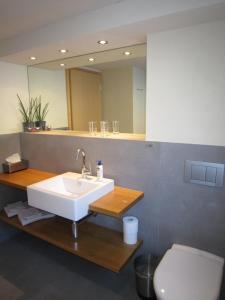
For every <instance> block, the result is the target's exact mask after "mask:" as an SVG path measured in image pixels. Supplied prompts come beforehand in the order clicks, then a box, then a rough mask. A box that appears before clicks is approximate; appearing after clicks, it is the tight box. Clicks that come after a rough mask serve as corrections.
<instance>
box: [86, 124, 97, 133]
mask: <svg viewBox="0 0 225 300" xmlns="http://www.w3.org/2000/svg"><path fill="white" fill-rule="evenodd" d="M88 128H89V134H90V135H96V134H97V122H96V121H90V122H88Z"/></svg>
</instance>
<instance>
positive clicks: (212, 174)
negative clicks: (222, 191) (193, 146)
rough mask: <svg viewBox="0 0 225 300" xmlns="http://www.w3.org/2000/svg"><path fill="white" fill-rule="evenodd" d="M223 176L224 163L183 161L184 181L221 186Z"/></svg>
mask: <svg viewBox="0 0 225 300" xmlns="http://www.w3.org/2000/svg"><path fill="white" fill-rule="evenodd" d="M223 178H224V164H218V163H209V162H204V161H191V160H186V161H185V171H184V181H185V182H189V183H195V184H202V185H207V186H214V187H221V186H223V184H224V181H223Z"/></svg>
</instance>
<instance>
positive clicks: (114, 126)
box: [112, 120, 120, 134]
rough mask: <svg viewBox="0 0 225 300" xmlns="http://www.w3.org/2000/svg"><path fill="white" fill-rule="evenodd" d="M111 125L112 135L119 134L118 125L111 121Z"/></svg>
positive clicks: (117, 122)
mask: <svg viewBox="0 0 225 300" xmlns="http://www.w3.org/2000/svg"><path fill="white" fill-rule="evenodd" d="M112 125H113V134H118V133H120V123H119V121H117V120H114V121H112Z"/></svg>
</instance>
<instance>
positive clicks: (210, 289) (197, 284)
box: [154, 245, 224, 300]
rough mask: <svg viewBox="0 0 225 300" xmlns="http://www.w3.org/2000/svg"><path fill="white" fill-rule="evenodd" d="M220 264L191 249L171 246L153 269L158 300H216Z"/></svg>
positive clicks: (206, 254) (219, 284)
mask: <svg viewBox="0 0 225 300" xmlns="http://www.w3.org/2000/svg"><path fill="white" fill-rule="evenodd" d="M223 264H224V260H223V259H222V258H221V257H218V256H216V255H213V254H210V253H208V252H205V251H201V250H197V249H194V248H191V247H186V246H181V245H173V247H172V249H170V250H168V251H167V252H166V254H165V255H164V257H163V259H162V260H161V262H160V264H159V266H158V267H157V269H156V271H155V275H154V287H155V292H156V295H157V297H158V299H159V300H190V299H191V300H218V299H219V293H220V286H221V280H222V274H223Z"/></svg>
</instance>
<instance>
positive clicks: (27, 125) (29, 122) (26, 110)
mask: <svg viewBox="0 0 225 300" xmlns="http://www.w3.org/2000/svg"><path fill="white" fill-rule="evenodd" d="M17 98H18V100H19V111H20V113H21V115H22V117H23V130H24V131H30V130H32V129H33V128H34V117H35V111H36V102H37V100H36V99H34V98H31V99H29V102H28V105H27V106H25V105H24V104H23V102H22V100H21V99H20V97H19V95H18V94H17Z"/></svg>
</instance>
